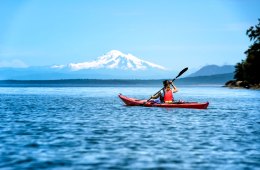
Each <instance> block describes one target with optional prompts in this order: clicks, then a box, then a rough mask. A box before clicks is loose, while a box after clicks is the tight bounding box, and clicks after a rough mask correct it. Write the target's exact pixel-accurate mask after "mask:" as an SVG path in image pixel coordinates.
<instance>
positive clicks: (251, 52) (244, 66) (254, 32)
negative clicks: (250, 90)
mask: <svg viewBox="0 0 260 170" xmlns="http://www.w3.org/2000/svg"><path fill="white" fill-rule="evenodd" d="M258 22H259V23H258V24H257V25H256V26H254V27H253V26H251V27H250V28H249V29H248V30H247V32H246V34H247V35H248V37H249V38H250V41H253V44H252V45H250V46H249V48H248V50H247V51H245V54H246V60H242V62H241V63H237V65H236V66H235V67H236V70H235V79H236V80H241V81H247V82H248V83H251V84H259V83H260V19H258Z"/></svg>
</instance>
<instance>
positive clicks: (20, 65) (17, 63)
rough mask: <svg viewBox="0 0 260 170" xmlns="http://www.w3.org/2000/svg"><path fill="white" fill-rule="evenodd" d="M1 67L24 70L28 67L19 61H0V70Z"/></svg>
mask: <svg viewBox="0 0 260 170" xmlns="http://www.w3.org/2000/svg"><path fill="white" fill-rule="evenodd" d="M1 67H2V68H3V67H12V68H26V67H28V65H27V64H26V63H24V62H23V61H21V60H18V59H14V60H11V61H6V60H0V68H1Z"/></svg>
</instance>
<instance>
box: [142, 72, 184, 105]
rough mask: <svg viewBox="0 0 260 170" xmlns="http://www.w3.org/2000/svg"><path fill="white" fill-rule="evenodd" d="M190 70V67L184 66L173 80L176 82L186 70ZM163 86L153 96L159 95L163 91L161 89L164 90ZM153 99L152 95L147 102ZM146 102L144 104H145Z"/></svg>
mask: <svg viewBox="0 0 260 170" xmlns="http://www.w3.org/2000/svg"><path fill="white" fill-rule="evenodd" d="M187 70H188V67H186V68H184V69H183V70H182V71H181V72H180V73H179V74H178V76H176V77H175V78H174V79H172V82H174V81H175V80H176V79H177V78H178V77H180V76H181V75H182V74H183V73H184V72H186V71H187ZM163 88H164V87H163ZM163 88H161V89H160V90H159V91H158V92H156V93H155V94H154V95H153V96H155V95H157V94H158V93H160V92H161V90H163ZM151 99H152V97H150V98H149V99H148V100H147V101H146V102H149V101H150V100H151ZM146 102H145V103H146ZM145 103H144V104H145Z"/></svg>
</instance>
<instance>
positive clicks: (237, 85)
mask: <svg viewBox="0 0 260 170" xmlns="http://www.w3.org/2000/svg"><path fill="white" fill-rule="evenodd" d="M224 87H228V88H231V89H251V90H260V83H259V84H250V83H248V82H246V81H238V80H230V81H228V82H226V83H225V85H224Z"/></svg>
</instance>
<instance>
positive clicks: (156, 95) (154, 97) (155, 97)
mask: <svg viewBox="0 0 260 170" xmlns="http://www.w3.org/2000/svg"><path fill="white" fill-rule="evenodd" d="M159 96H161V92H159V93H157V94H155V95H154V96H151V98H152V99H157V98H158V97H159Z"/></svg>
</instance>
